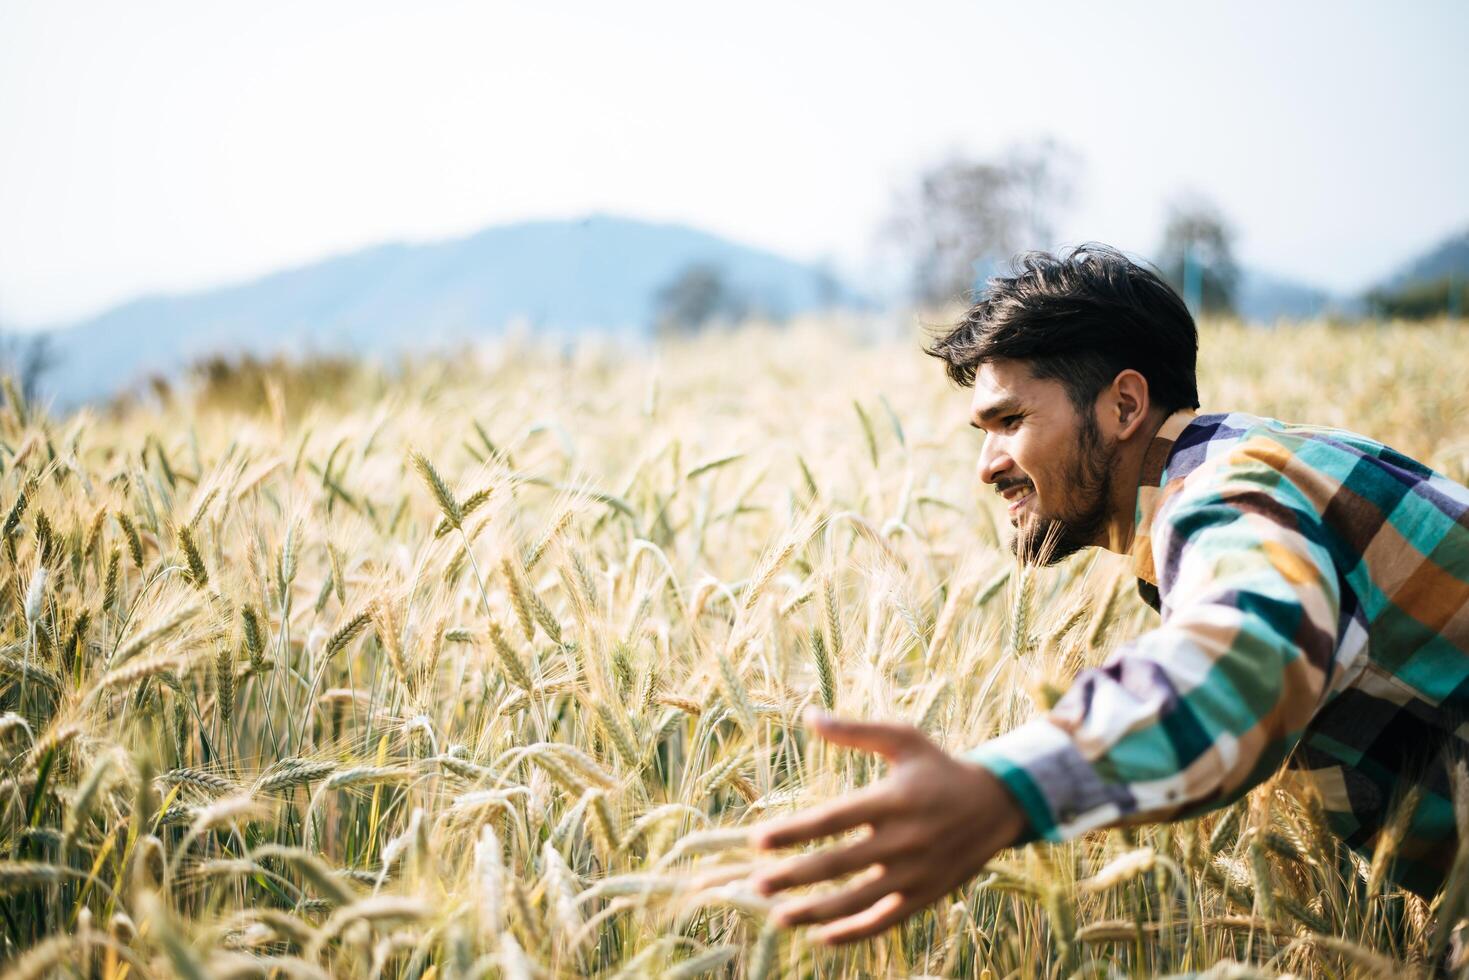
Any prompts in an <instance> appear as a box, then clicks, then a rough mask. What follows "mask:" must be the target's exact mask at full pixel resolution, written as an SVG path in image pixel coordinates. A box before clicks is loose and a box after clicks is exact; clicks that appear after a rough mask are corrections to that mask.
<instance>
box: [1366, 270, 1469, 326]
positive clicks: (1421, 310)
mask: <svg viewBox="0 0 1469 980" xmlns="http://www.w3.org/2000/svg"><path fill="white" fill-rule="evenodd" d="M1363 298H1364V300H1365V301H1366V303H1367V309H1368V310H1370V311H1371V312H1372V314H1373V315H1374V316H1380V317H1386V318H1387V319H1399V320H1427V319H1429V318H1431V317H1438V316H1447V317H1448V318H1450V319H1458V317H1460V316H1461V315H1463V313H1464V311H1465V310H1469V281H1465V280H1463V279H1461V278H1459V277H1458V276H1455V275H1447V276H1442V277H1440V278H1438V279H1430V280H1419V281H1414V282H1409V283H1407V284H1405V285H1402V286H1398V287H1396V288H1392V289H1389V288H1386V287H1379V288H1377V289H1371V290H1368V292H1367V295H1366V296H1365V297H1363Z"/></svg>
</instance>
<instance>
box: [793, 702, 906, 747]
mask: <svg viewBox="0 0 1469 980" xmlns="http://www.w3.org/2000/svg"><path fill="white" fill-rule="evenodd" d="M805 719H806V724H807V725H808V726H810V728H811V729H812V731H814V732H815V733H816V734H818V735H820V736H821V737H822V738H824V739H826V740H827V741H828V742H831V743H833V744H835V745H844V746H846V747H847V748H852V749H862V750H864V751H867V752H876V753H878V754H879V755H881V756H884V757H885V758H887V759H891V760H897V759H901V758H903V757H905V756H910V755H914V754H916V753H918V752H922V751H924V750H926V749H932V748H934V745H933V743H932V742H930V741H929V740H928V737H927V736H925V735H924V734H923V732H921V731H919V730H918V729H917V728H914V727H913V726H912V725H904V724H899V723H897V722H888V721H856V720H853V719H851V718H837V717H835V716H833V715H828V714H825V713H824V712H821V711H818V710H816V709H815V708H810V709H807V711H806V715H805Z"/></svg>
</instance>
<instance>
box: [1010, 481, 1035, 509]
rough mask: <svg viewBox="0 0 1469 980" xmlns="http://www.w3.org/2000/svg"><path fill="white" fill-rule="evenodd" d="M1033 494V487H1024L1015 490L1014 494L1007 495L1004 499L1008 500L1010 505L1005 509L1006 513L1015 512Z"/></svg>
mask: <svg viewBox="0 0 1469 980" xmlns="http://www.w3.org/2000/svg"><path fill="white" fill-rule="evenodd" d="M1033 496H1035V488H1034V487H1025V488H1023V489H1020V490H1017V491H1015V493H1014V494H1010V495H1007V496H1006V498H1005V499H1006V500H1008V501H1009V502H1010V506H1009V508H1008V509H1007V510H1006V513H1010V514H1013V513H1015V512H1016V511H1018V510H1019V509H1020V508H1021V507H1024V506H1025V504H1026V502H1027V501H1028V500H1030V498H1031V497H1033Z"/></svg>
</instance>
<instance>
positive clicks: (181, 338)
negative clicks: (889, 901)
mask: <svg viewBox="0 0 1469 980" xmlns="http://www.w3.org/2000/svg"><path fill="white" fill-rule="evenodd" d="M694 264H704V265H710V266H715V267H717V268H719V269H720V270H721V272H722V273H723V275H724V276H725V277H726V279H727V280H728V281H729V282H730V283H731V284H732V286H734V287H735V288H737V289H738V290H739V291H740V292H741V293H742V294H743V295H745V296H746V297H748V299H749V301H750V305H751V307H752V308H753V309H754V310H756V311H758V312H761V313H764V314H766V315H769V316H773V317H777V318H781V317H787V316H790V315H793V314H796V313H801V312H805V311H808V310H812V309H816V308H820V307H822V306H824V305H829V304H831V303H832V302H833V301H835V302H837V303H842V304H859V303H861V302H862V300H861V299H860V298H859V297H858V295H857V294H856V292H855V291H853V290H851V289H849V288H848V287H846V286H844V285H842V284H841V283H839V282H835V281H834V280H833V278H832V277H831V276H830V274H829V273H827V272H826V271H825V270H823V269H820V268H818V267H816V266H813V265H808V264H803V263H800V262H796V261H793V260H791V259H787V258H784V257H782V256H779V255H775V254H773V253H770V252H765V251H761V250H759V249H756V248H751V247H748V246H745V245H741V244H738V243H735V242H731V241H729V240H727V239H724V238H720V237H718V236H715V235H711V234H708V233H706V232H702V231H699V230H696V229H693V228H688V227H685V226H681V225H673V224H653V223H650V222H643V221H636V220H631V219H626V218H617V217H611V216H606V215H593V216H590V217H587V218H583V219H580V220H569V221H531V222H524V223H519V224H513V225H503V226H497V227H492V228H487V229H485V230H483V231H481V232H477V233H475V234H472V235H469V236H467V237H464V238H458V239H453V240H448V241H442V242H432V243H427V244H403V243H395V244H386V245H377V246H372V247H369V248H365V249H362V250H360V251H356V252H352V253H349V254H346V255H341V256H336V257H333V258H328V259H324V260H322V261H319V262H314V263H310V264H308V265H304V266H300V267H297V268H294V269H289V270H285V271H281V272H276V273H271V274H269V275H265V276H262V277H260V278H258V279H254V280H251V281H249V282H245V283H240V284H237V285H232V286H225V287H221V288H217V289H209V290H203V291H200V292H195V293H189V294H183V295H172V296H153V297H146V298H142V299H138V300H133V301H131V302H128V303H124V304H122V305H121V306H118V307H115V308H113V309H111V310H108V311H106V312H104V313H101V314H99V315H97V316H95V317H91V318H89V319H86V320H83V321H82V322H80V323H77V324H75V325H73V326H70V327H67V328H64V329H62V330H60V331H58V332H57V333H56V334H55V341H56V348H57V352H58V353H59V355H60V356H61V358H62V360H61V362H60V364H59V366H58V368H57V370H56V371H55V372H54V373H53V374H52V375H51V376H50V377H49V378H48V379H47V382H48V383H47V385H46V388H47V389H48V391H49V393H51V394H54V395H55V396H56V397H57V398H58V400H59V401H61V402H62V403H73V402H77V401H81V400H85V399H89V398H95V397H99V396H104V395H107V394H110V393H112V392H114V391H117V390H118V389H120V388H122V387H123V386H125V385H127V384H129V383H134V382H137V381H139V380H142V379H144V378H146V377H147V376H149V375H151V374H154V373H166V372H172V371H176V370H178V369H179V368H181V367H183V366H184V365H186V364H188V363H190V362H192V361H194V360H197V359H199V358H201V357H204V356H207V355H209V354H212V353H217V352H222V351H232V350H245V351H251V352H254V353H259V354H265V353H271V352H274V351H278V350H279V351H288V352H301V351H307V350H314V351H336V350H350V351H354V352H360V353H392V352H394V351H397V350H400V349H405V348H421V347H425V346H430V345H434V344H441V343H452V342H454V341H456V340H463V339H467V338H472V337H475V336H483V335H486V334H493V333H494V332H496V331H498V330H500V329H502V328H503V327H504V326H505V325H506V324H507V323H509V322H511V321H514V320H525V321H527V322H529V324H530V325H531V326H532V327H533V328H540V329H545V330H548V331H552V332H555V333H557V334H572V333H576V332H579V331H582V330H586V329H601V330H611V331H618V332H627V333H633V334H642V333H645V332H646V331H647V330H648V329H649V327H650V326H651V324H652V321H653V319H654V315H655V312H656V297H657V293H658V290H659V289H660V288H662V287H663V286H665V285H666V284H667V283H668V282H670V281H671V280H672V279H674V277H676V276H677V275H678V274H679V272H680V271H681V270H683V269H684V268H686V267H688V266H690V265H694Z"/></svg>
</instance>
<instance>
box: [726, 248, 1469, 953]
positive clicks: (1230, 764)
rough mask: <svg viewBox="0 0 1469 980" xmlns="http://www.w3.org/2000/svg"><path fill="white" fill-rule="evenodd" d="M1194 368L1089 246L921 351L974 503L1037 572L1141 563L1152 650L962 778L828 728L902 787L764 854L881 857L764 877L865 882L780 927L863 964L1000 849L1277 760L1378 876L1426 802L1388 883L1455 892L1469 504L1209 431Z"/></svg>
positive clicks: (889, 786) (1424, 472) (771, 835)
mask: <svg viewBox="0 0 1469 980" xmlns="http://www.w3.org/2000/svg"><path fill="white" fill-rule="evenodd" d="M1197 349H1198V335H1197V332H1196V330H1195V327H1194V323H1193V319H1192V318H1191V317H1190V315H1189V313H1188V310H1187V309H1186V308H1185V306H1184V305H1183V303H1182V302H1181V301H1180V300H1179V298H1178V296H1177V295H1176V294H1175V293H1174V292H1173V291H1172V290H1171V289H1169V287H1168V286H1167V285H1165V284H1164V283H1163V282H1162V281H1161V280H1160V279H1159V278H1158V277H1157V276H1156V275H1154V274H1153V273H1151V272H1149V271H1147V270H1145V269H1143V268H1141V267H1139V266H1137V265H1135V264H1133V263H1132V262H1130V261H1128V260H1127V259H1126V258H1125V257H1124V256H1123V255H1122V254H1121V253H1119V252H1117V251H1115V250H1113V249H1110V248H1107V247H1105V246H1098V245H1086V246H1082V247H1080V248H1078V249H1076V250H1074V251H1073V252H1072V253H1071V254H1070V255H1063V256H1062V257H1056V256H1052V255H1050V254H1047V253H1034V252H1033V253H1028V254H1027V255H1025V256H1023V257H1022V258H1021V260H1020V263H1019V265H1018V267H1017V270H1016V275H1014V276H1013V277H1011V278H1000V279H993V280H991V281H990V283H989V284H988V289H987V291H986V293H985V295H984V296H983V298H982V299H980V301H979V302H978V303H977V304H976V305H975V306H974V307H973V308H972V309H970V311H969V312H968V314H967V315H966V316H965V317H964V319H963V321H962V322H961V323H960V324H959V325H958V326H957V327H955V328H954V329H953V330H952V331H951V332H949V333H948V334H947V335H946V336H943V337H941V338H939V339H938V340H937V341H936V343H935V344H934V345H933V346H932V347H931V348H930V349H929V350H928V353H930V354H933V355H935V356H937V357H939V358H942V359H943V360H944V361H945V362H946V366H947V370H948V374H949V376H950V378H952V379H953V380H954V381H955V382H957V383H959V384H961V385H964V386H972V387H973V389H974V397H973V402H972V405H971V413H972V418H971V424H973V425H974V426H976V427H977V428H979V429H981V430H983V432H984V434H985V435H984V445H983V449H982V450H981V453H980V459H979V475H980V477H981V479H982V480H983V481H984V482H985V483H987V484H989V485H991V486H993V487H994V488H995V490H996V492H998V493H1000V494H1002V495H1003V496H1004V497H1005V499H1006V500H1008V501H1009V514H1010V519H1011V522H1012V524H1015V525H1016V526H1017V528H1018V529H1019V530H1020V531H1021V532H1023V533H1022V535H1020V536H1021V537H1025V538H1026V539H1029V540H1034V539H1035V538H1036V537H1041V536H1043V537H1047V538H1049V539H1050V540H1051V541H1052V542H1054V544H1055V547H1054V548H1053V549H1051V550H1050V552H1049V553H1048V554H1042V555H1037V554H1033V553H1031V552H1030V551H1029V550H1028V549H1024V548H1022V549H1021V552H1020V557H1021V558H1022V560H1028V561H1035V562H1045V563H1050V562H1054V561H1058V560H1060V559H1061V558H1063V557H1065V556H1066V555H1069V554H1072V553H1073V552H1075V551H1077V550H1078V549H1080V548H1084V547H1089V546H1101V547H1105V548H1107V549H1109V550H1111V551H1115V552H1118V553H1119V554H1124V555H1129V556H1131V560H1132V569H1133V571H1134V572H1135V574H1136V576H1137V579H1138V590H1139V592H1140V594H1141V595H1142V596H1143V598H1144V599H1145V600H1146V601H1147V602H1148V603H1149V604H1150V605H1152V606H1153V607H1154V608H1155V609H1157V610H1158V611H1159V612H1160V613H1161V614H1162V625H1161V626H1159V627H1158V628H1157V629H1154V630H1152V631H1151V632H1148V633H1145V634H1144V635H1142V636H1139V637H1137V638H1135V639H1133V640H1131V641H1130V642H1127V643H1124V644H1123V645H1122V646H1121V647H1120V648H1119V649H1118V650H1116V651H1115V652H1114V653H1113V655H1112V656H1111V657H1109V658H1108V660H1107V662H1106V663H1105V664H1104V665H1103V666H1101V667H1100V668H1096V669H1091V670H1086V671H1083V672H1082V673H1081V674H1080V675H1079V676H1078V677H1077V678H1076V680H1075V683H1074V684H1073V685H1072V687H1071V689H1070V690H1069V691H1068V692H1067V693H1066V694H1065V696H1064V697H1062V698H1061V700H1060V701H1059V702H1058V703H1057V704H1056V706H1055V707H1054V708H1053V709H1052V710H1051V711H1050V712H1048V713H1047V714H1046V715H1044V716H1043V717H1040V718H1037V719H1036V720H1034V721H1032V722H1030V723H1028V724H1025V725H1023V726H1021V727H1020V728H1019V729H1017V730H1015V731H1012V732H1009V733H1008V734H1005V735H1002V736H1000V737H999V738H996V739H993V740H991V741H989V742H987V743H985V744H983V745H981V746H979V747H978V748H976V749H974V750H972V751H970V752H968V753H965V754H964V755H963V756H960V757H953V756H950V755H948V754H946V753H945V752H943V751H942V750H940V749H939V748H938V747H937V746H935V745H934V744H933V743H932V742H930V741H929V740H928V739H927V738H925V737H924V736H923V735H922V733H920V732H919V731H918V730H917V729H915V728H912V727H909V726H906V725H897V724H882V723H869V722H857V721H850V720H839V719H835V718H829V717H824V716H820V715H814V716H813V717H811V718H810V719H809V723H810V725H811V726H812V727H813V729H814V730H815V732H816V734H818V735H820V736H822V737H823V738H826V739H828V740H830V741H832V742H835V743H837V744H840V745H846V746H851V747H854V748H858V749H864V750H868V751H872V752H877V753H880V754H882V755H883V756H884V757H886V758H887V760H888V761H889V763H890V765H889V772H888V774H887V776H885V777H884V778H883V779H882V780H880V781H878V782H876V783H874V784H872V785H870V786H867V787H865V788H863V789H861V790H858V791H856V792H854V793H851V794H849V795H848V796H846V797H844V798H841V799H838V800H835V801H832V802H830V803H828V804H825V805H823V806H819V807H816V808H814V809H812V810H809V811H807V812H804V813H801V814H797V815H795V816H792V817H788V818H785V819H782V820H777V821H773V822H770V823H767V824H764V825H762V826H760V827H758V828H756V829H755V831H754V832H753V840H754V842H755V843H756V845H757V846H759V847H761V848H766V849H771V848H778V847H785V846H790V845H793V844H798V843H802V842H805V841H812V840H818V839H821V838H824V837H828V836H830V835H834V834H840V833H842V832H844V831H847V830H852V829H855V828H857V827H863V826H865V827H867V828H869V831H870V832H869V833H868V834H867V835H866V836H864V837H861V838H860V839H857V840H856V841H854V842H852V843H847V844H845V845H842V846H835V847H828V848H826V849H825V850H820V851H816V852H813V853H809V854H804V855H800V856H795V857H789V858H785V859H782V860H772V861H770V862H768V863H767V864H766V865H764V866H763V867H762V868H761V869H760V870H759V871H758V872H757V873H756V874H755V875H754V876H753V877H754V885H755V887H756V888H758V889H760V890H761V891H763V892H766V893H770V894H773V893H776V892H779V891H783V890H785V889H788V888H792V887H795V886H799V885H808V884H813V883H816V882H823V881H828V880H831V879H834V878H838V877H841V876H843V875H847V874H851V873H854V872H861V874H859V875H858V876H857V877H856V878H854V879H853V880H852V881H851V882H849V883H848V884H847V885H846V886H845V887H844V888H841V889H839V890H836V891H829V892H826V893H823V894H816V895H811V896H807V897H802V898H796V899H788V900H786V901H785V902H783V903H782V904H781V905H780V906H778V907H777V909H776V912H775V918H776V920H777V921H778V922H781V923H783V924H789V925H793V924H813V923H829V925H827V926H826V928H825V929H823V930H822V931H821V933H820V934H819V936H820V938H822V939H824V940H826V941H828V942H845V941H849V940H854V939H859V938H863V937H866V936H871V935H874V934H876V933H878V932H881V931H882V930H884V929H886V928H888V927H890V926H892V925H894V924H896V923H899V922H901V921H903V920H904V919H906V918H907V917H908V916H910V915H912V914H913V913H915V912H917V911H919V910H920V909H922V908H924V907H925V906H927V905H929V904H930V903H932V902H935V901H937V900H938V899H939V898H941V897H943V896H944V895H945V894H946V893H948V892H950V891H952V890H953V889H955V888H957V887H959V886H961V885H963V884H964V883H965V882H966V881H968V880H969V879H970V878H971V877H973V876H974V875H976V874H977V873H978V872H979V871H980V869H981V868H982V867H983V866H984V865H985V863H986V862H987V861H989V859H990V858H991V857H992V856H993V855H994V854H995V853H996V852H997V851H999V850H1001V849H1003V848H1006V847H1009V846H1012V845H1016V844H1021V843H1027V842H1030V841H1034V840H1042V839H1044V840H1049V841H1062V840H1066V839H1068V838H1070V837H1073V836H1075V835H1077V834H1080V833H1082V832H1083V831H1086V830H1089V829H1092V828H1095V827H1103V826H1108V825H1111V824H1115V823H1119V822H1126V823H1137V822H1151V821H1166V820H1173V819H1179V818H1183V817H1190V816H1194V815H1197V814H1199V813H1202V812H1204V811H1207V810H1210V809H1213V808H1215V807H1219V806H1223V805H1225V804H1227V803H1230V802H1232V801H1234V800H1236V799H1238V798H1240V797H1241V796H1243V795H1244V794H1245V793H1246V792H1247V791H1248V790H1249V789H1250V788H1252V787H1253V786H1255V785H1257V784H1258V783H1260V782H1261V781H1263V780H1264V779H1266V778H1267V777H1268V776H1270V775H1271V774H1272V773H1274V772H1275V771H1276V770H1277V769H1279V768H1280V766H1281V765H1282V764H1284V763H1286V761H1287V758H1288V759H1289V763H1290V765H1292V766H1293V767H1295V768H1299V769H1301V770H1304V773H1305V775H1306V777H1307V778H1308V779H1310V780H1311V781H1312V782H1314V784H1315V786H1316V788H1317V789H1318V790H1319V791H1320V793H1321V796H1322V799H1323V801H1324V802H1325V805H1326V807H1327V810H1328V817H1329V820H1330V823H1331V826H1332V828H1333V830H1335V831H1336V832H1337V833H1338V834H1340V835H1341V836H1342V837H1343V838H1344V840H1345V841H1346V843H1348V844H1349V845H1351V846H1352V847H1355V848H1358V849H1361V850H1366V851H1369V852H1370V850H1371V848H1372V845H1373V843H1374V841H1375V839H1376V835H1377V833H1378V832H1379V831H1380V830H1381V829H1382V828H1383V826H1384V823H1385V822H1386V821H1387V820H1388V819H1389V817H1390V816H1392V814H1393V812H1394V807H1395V805H1396V804H1397V803H1398V801H1399V800H1401V799H1403V798H1404V796H1405V794H1406V793H1407V791H1408V790H1409V789H1410V788H1415V789H1416V790H1417V792H1418V794H1419V795H1417V796H1416V801H1417V805H1416V809H1415V810H1414V811H1413V814H1412V818H1411V822H1410V824H1409V825H1408V829H1407V833H1406V837H1405V839H1404V841H1403V843H1402V844H1401V846H1400V848H1399V859H1398V861H1397V865H1396V869H1395V872H1394V874H1395V877H1396V878H1397V880H1398V881H1399V882H1400V883H1401V884H1403V885H1404V886H1406V887H1408V888H1410V889H1412V890H1414V891H1416V892H1418V893H1420V894H1424V895H1431V894H1432V893H1433V891H1434V890H1436V889H1437V887H1438V886H1439V885H1440V884H1441V883H1442V879H1443V876H1444V874H1445V872H1446V870H1447V867H1448V864H1449V863H1450V861H1451V860H1452V858H1453V855H1454V852H1455V848H1456V846H1457V837H1456V832H1455V824H1454V814H1453V806H1452V804H1451V802H1450V801H1451V799H1452V791H1451V789H1450V784H1449V779H1450V777H1449V766H1450V764H1451V762H1452V760H1453V759H1456V758H1463V757H1464V753H1463V750H1464V749H1465V745H1464V740H1465V738H1466V737H1469V735H1466V733H1469V727H1461V722H1462V721H1463V720H1465V718H1466V716H1469V711H1466V708H1469V489H1466V488H1465V487H1463V486H1460V485H1459V484H1457V483H1454V482H1453V481H1451V480H1449V479H1447V478H1445V477H1444V476H1442V475H1440V474H1438V473H1436V472H1434V471H1432V470H1430V469H1429V468H1428V467H1426V466H1424V465H1423V464H1421V463H1419V462H1416V461H1414V460H1412V459H1409V458H1407V457H1405V456H1403V455H1402V454H1401V453H1397V452H1394V451H1393V450H1392V449H1389V448H1387V447H1386V446H1383V445H1382V444H1381V443H1378V442H1375V441H1373V440H1371V439H1369V438H1366V437H1365V436H1360V435H1356V434H1354V433H1350V432H1346V431H1343V430H1338V429H1327V428H1321V427H1315V426H1308V425H1294V424H1288V423H1284V422H1280V421H1277V420H1274V419H1269V418H1260V417H1256V416H1253V415H1248V414H1244V413H1239V412H1233V413H1228V414H1198V412H1197V410H1198V408H1199V398H1198V388H1197V383H1196V381H1195V375H1194V370H1195V360H1196V355H1197ZM1013 547H1015V545H1013V544H1012V548H1013Z"/></svg>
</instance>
